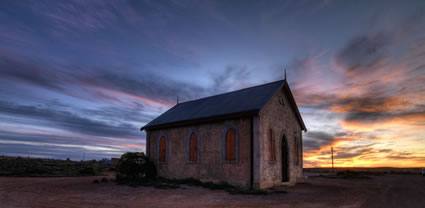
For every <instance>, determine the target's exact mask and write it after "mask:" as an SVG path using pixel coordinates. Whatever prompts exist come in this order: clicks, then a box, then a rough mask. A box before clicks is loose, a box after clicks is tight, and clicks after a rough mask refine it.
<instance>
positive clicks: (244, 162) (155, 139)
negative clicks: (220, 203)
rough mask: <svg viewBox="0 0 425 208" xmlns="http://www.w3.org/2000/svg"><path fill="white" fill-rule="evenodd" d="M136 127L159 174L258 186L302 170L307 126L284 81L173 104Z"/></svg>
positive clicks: (291, 180)
mask: <svg viewBox="0 0 425 208" xmlns="http://www.w3.org/2000/svg"><path fill="white" fill-rule="evenodd" d="M141 130H142V131H143V130H145V131H146V135H147V138H146V141H147V142H146V154H147V156H148V157H149V159H150V160H152V161H154V162H155V164H156V167H157V169H158V175H159V176H163V177H167V178H176V179H183V178H196V179H200V180H202V181H212V182H227V183H229V184H232V185H236V186H240V187H245V188H249V187H252V188H259V189H263V188H268V187H272V186H279V185H281V184H282V183H284V184H288V185H293V184H295V183H296V181H297V178H300V177H302V174H303V169H302V168H303V155H302V131H303V130H304V131H307V129H306V127H305V125H304V122H303V120H302V118H301V115H300V112H299V110H298V108H297V105H296V103H295V100H294V97H293V96H292V93H291V90H290V89H289V86H288V82H287V81H286V80H281V81H276V82H271V83H267V84H263V85H259V86H254V87H250V88H246V89H241V90H237V91H233V92H229V93H224V94H220V95H215V96H211V97H206V98H202V99H198V100H192V101H188V102H183V103H178V104H177V105H175V106H174V107H172V108H171V109H169V110H168V111H167V112H165V113H163V114H162V115H160V116H159V117H157V118H155V119H154V120H152V121H151V122H149V123H148V124H147V125H145V126H144V127H142V128H141Z"/></svg>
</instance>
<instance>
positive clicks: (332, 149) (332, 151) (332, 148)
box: [331, 147, 334, 169]
mask: <svg viewBox="0 0 425 208" xmlns="http://www.w3.org/2000/svg"><path fill="white" fill-rule="evenodd" d="M331 153H332V169H334V147H331Z"/></svg>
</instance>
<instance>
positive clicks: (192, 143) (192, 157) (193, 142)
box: [189, 132, 198, 162]
mask: <svg viewBox="0 0 425 208" xmlns="http://www.w3.org/2000/svg"><path fill="white" fill-rule="evenodd" d="M197 160H198V137H197V136H196V134H195V132H192V134H191V135H190V138H189V162H196V161H197Z"/></svg>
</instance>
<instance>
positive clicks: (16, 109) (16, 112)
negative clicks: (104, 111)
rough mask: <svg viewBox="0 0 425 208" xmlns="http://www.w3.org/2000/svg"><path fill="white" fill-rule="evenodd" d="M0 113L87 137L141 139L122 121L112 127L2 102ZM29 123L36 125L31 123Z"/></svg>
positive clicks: (87, 119) (136, 131) (71, 116)
mask: <svg viewBox="0 0 425 208" xmlns="http://www.w3.org/2000/svg"><path fill="white" fill-rule="evenodd" d="M0 112H1V113H2V114H3V115H12V116H15V117H21V118H22V117H23V118H27V119H28V118H29V119H34V120H35V121H38V122H39V124H41V123H43V122H44V123H45V125H49V124H50V125H54V126H57V127H58V128H61V129H65V130H68V131H72V132H77V133H81V134H86V135H93V136H104V137H129V138H138V137H140V132H139V128H138V127H136V126H133V125H131V124H128V123H126V122H125V121H121V122H120V123H117V124H116V125H111V124H108V123H106V122H105V121H100V120H92V119H89V118H86V117H82V116H79V115H76V114H74V113H71V112H67V111H62V110H56V109H54V108H46V107H37V106H28V105H19V104H16V103H11V102H4V101H0ZM29 123H36V122H34V121H30V122H29Z"/></svg>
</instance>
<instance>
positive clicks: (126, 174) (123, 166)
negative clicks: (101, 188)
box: [116, 152, 284, 195]
mask: <svg viewBox="0 0 425 208" xmlns="http://www.w3.org/2000/svg"><path fill="white" fill-rule="evenodd" d="M116 181H117V183H118V184H124V185H129V186H132V187H138V186H151V187H155V188H158V189H177V188H182V189H184V188H185V187H184V185H186V186H198V187H203V188H207V189H210V190H225V191H227V192H228V193H230V194H257V195H258V194H259V195H266V194H270V193H284V192H282V191H280V192H278V191H273V190H268V191H264V190H250V189H242V188H239V187H235V186H232V185H230V184H227V183H224V182H222V183H212V182H202V181H200V180H197V179H193V178H186V179H167V178H162V177H156V168H155V165H154V163H152V162H151V161H149V160H148V158H147V157H146V156H145V154H144V153H141V152H140V153H139V152H135V153H126V154H123V155H122V156H121V158H120V161H119V163H118V165H117V167H116Z"/></svg>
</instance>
